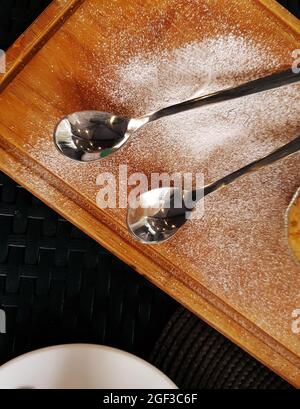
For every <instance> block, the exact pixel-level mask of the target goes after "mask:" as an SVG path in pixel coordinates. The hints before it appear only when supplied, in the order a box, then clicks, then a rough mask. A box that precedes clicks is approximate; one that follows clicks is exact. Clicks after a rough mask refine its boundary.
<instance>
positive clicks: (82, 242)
mask: <svg viewBox="0 0 300 409" xmlns="http://www.w3.org/2000/svg"><path fill="white" fill-rule="evenodd" d="M176 305H177V304H176V303H175V301H173V300H172V299H171V298H170V297H168V296H167V295H166V294H164V293H163V292H161V291H160V290H159V289H157V288H156V287H154V286H153V285H151V284H150V283H149V282H148V281H146V280H145V279H144V278H142V277H141V276H140V275H138V274H137V273H136V272H134V271H133V270H131V268H130V267H128V266H127V265H126V264H124V263H122V262H121V261H120V260H119V259H117V258H116V257H114V256H113V255H112V254H110V253H109V252H107V251H106V250H105V249H104V248H102V247H101V246H99V245H98V244H97V243H96V242H94V241H93V240H91V239H90V238H89V237H87V236H86V235H84V234H83V233H82V232H80V231H79V230H78V229H76V228H75V227H74V226H72V225H71V224H70V223H69V222H67V221H66V220H64V219H62V218H61V217H60V216H59V215H58V214H56V213H54V212H53V211H52V210H51V209H50V208H48V207H47V206H46V205H44V204H43V203H41V202H40V201H39V200H38V199H36V198H35V197H34V196H32V195H31V194H30V193H29V192H27V191H26V190H25V189H23V188H21V187H20V186H17V185H16V183H14V182H13V181H12V180H10V179H9V178H8V177H7V176H4V175H3V174H1V173H0V308H1V309H4V310H5V311H6V315H7V331H6V334H5V335H3V334H2V335H0V363H3V362H5V361H7V360H8V359H10V358H12V357H14V356H16V355H19V354H22V353H24V352H26V351H29V350H32V349H36V348H39V347H43V346H47V345H53V344H62V343H70V342H88V343H95V344H99V343H100V344H108V345H111V346H116V347H119V348H122V349H125V350H127V351H131V352H134V353H135V354H137V355H140V356H143V357H147V356H148V355H149V353H150V351H151V349H152V348H153V345H154V343H155V341H156V339H157V338H158V336H159V334H160V332H161V330H162V329H163V327H164V325H165V324H166V322H167V321H168V319H169V317H170V316H171V314H172V312H173V311H174V309H175V308H176Z"/></svg>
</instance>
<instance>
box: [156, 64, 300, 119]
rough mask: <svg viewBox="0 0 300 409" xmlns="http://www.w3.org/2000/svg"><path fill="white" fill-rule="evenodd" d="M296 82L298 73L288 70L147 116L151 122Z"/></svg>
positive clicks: (299, 79)
mask: <svg viewBox="0 0 300 409" xmlns="http://www.w3.org/2000/svg"><path fill="white" fill-rule="evenodd" d="M297 81H300V73H296V72H294V71H293V70H292V69H291V68H290V69H288V70H286V71H282V72H279V73H275V74H271V75H268V76H267V77H263V78H259V79H257V80H254V81H249V82H246V83H245V84H241V85H238V86H237V87H233V88H227V89H225V90H222V91H218V92H215V93H213V94H209V95H204V96H201V97H198V98H194V99H190V100H188V101H184V102H181V103H179V104H175V105H171V106H169V107H166V108H163V109H160V110H159V111H156V112H153V113H152V114H150V115H149V121H150V122H152V121H155V120H156V119H159V118H162V117H164V116H169V115H174V114H177V113H178V112H183V111H187V110H189V109H193V108H198V107H201V106H204V105H210V104H216V103H218V102H223V101H227V100H230V99H236V98H240V97H244V96H246V95H251V94H256V93H259V92H262V91H267V90H270V89H274V88H278V87H282V86H283V85H288V84H292V83H294V82H297Z"/></svg>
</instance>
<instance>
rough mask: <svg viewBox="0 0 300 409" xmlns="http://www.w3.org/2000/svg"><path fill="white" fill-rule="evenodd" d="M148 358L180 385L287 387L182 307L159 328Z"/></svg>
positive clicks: (247, 387)
mask: <svg viewBox="0 0 300 409" xmlns="http://www.w3.org/2000/svg"><path fill="white" fill-rule="evenodd" d="M151 362H152V363H153V364H154V365H155V366H157V367H158V368H159V369H161V370H162V371H163V372H164V373H165V374H166V375H168V376H169V377H170V378H171V379H172V380H173V381H174V382H175V383H176V385H177V386H179V387H180V388H183V389H288V388H291V386H290V385H289V384H288V383H287V382H285V381H284V380H283V379H281V378H280V377H279V376H277V375H276V374H274V373H273V372H272V371H270V370H269V369H267V368H266V367H265V366H263V365H262V364H260V363H259V362H258V361H256V360H255V359H254V358H252V357H251V356H249V355H248V354H247V353H246V352H244V351H243V350H242V349H241V348H239V347H238V346H236V345H235V344H233V343H232V342H231V341H229V340H228V339H227V338H225V337H224V336H223V335H221V334H220V333H219V332H217V331H215V330H214V329H213V328H211V327H210V326H208V325H207V324H205V323H204V322H203V321H201V320H200V319H198V318H197V317H195V316H194V315H193V314H192V313H190V312H189V311H187V310H186V309H185V308H183V307H179V308H178V310H177V311H176V312H175V314H174V315H173V317H172V318H171V320H170V321H169V323H168V324H167V326H166V328H165V329H164V331H163V332H162V334H161V336H160V338H159V340H158V341H157V343H156V345H155V348H154V350H153V352H152V356H151Z"/></svg>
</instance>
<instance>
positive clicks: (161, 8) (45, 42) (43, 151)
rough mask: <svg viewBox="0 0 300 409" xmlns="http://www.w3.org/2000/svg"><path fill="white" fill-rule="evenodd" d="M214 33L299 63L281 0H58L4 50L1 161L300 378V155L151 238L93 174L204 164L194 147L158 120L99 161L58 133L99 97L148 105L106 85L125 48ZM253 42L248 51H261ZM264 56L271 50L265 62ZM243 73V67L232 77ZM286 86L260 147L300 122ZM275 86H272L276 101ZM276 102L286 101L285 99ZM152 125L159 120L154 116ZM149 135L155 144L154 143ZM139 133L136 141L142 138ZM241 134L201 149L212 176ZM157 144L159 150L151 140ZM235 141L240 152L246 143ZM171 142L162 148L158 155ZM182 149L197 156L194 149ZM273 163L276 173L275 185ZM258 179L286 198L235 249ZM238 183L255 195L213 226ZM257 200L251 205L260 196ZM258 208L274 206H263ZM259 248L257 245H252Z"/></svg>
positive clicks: (136, 51) (107, 102)
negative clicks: (64, 120)
mask: <svg viewBox="0 0 300 409" xmlns="http://www.w3.org/2000/svg"><path fill="white" fill-rule="evenodd" d="M200 23H201V24H200ZM217 37H218V38H220V39H222V41H223V43H222V44H225V46H227V47H228V41H229V40H228V38H229V39H231V40H230V41H231V43H230V44H231V52H233V51H235V50H232V47H234V46H235V45H236V44H237V45H239V46H241V47H242V46H243V44H244V45H245V43H244V42H242V43H239V42H237V43H236V42H234V41H236V39H238V38H239V37H242V38H243V39H245V38H246V39H247V44H246V46H247V47H248V48H247V47H246V50H248V52H249V47H250V48H251V47H252V48H253V47H254V48H255V47H256V48H257V47H260V48H262V49H263V50H265V52H266V53H267V54H268V55H269V57H270V58H271V59H273V60H274V61H273V66H272V64H271V65H268V67H265V68H264V67H260V71H262V72H261V74H264V73H265V72H267V71H270V70H271V69H280V68H283V67H286V66H288V65H289V64H291V62H292V59H291V52H292V50H295V49H299V48H300V23H299V21H298V20H297V19H296V18H294V17H293V16H291V15H290V14H289V13H288V12H287V11H285V10H284V9H283V8H282V7H281V6H279V5H278V4H277V3H276V2H275V1H273V0H260V1H258V0H248V1H247V2H245V1H244V0H243V1H242V0H229V1H228V0H226V1H225V0H218V1H216V0H207V1H201V2H200V1H197V0H176V1H173V0H151V1H150V0H147V1H140V0H130V1H125V0H114V1H112V0H85V1H84V0H82V1H76V0H73V1H59V0H57V1H53V3H52V5H51V6H50V7H49V8H48V9H47V10H46V11H45V12H44V13H43V14H42V15H41V16H40V18H39V19H38V20H37V21H36V22H35V23H34V24H33V25H32V26H31V27H30V28H29V30H28V31H27V32H26V33H25V34H24V36H23V37H22V38H21V39H19V40H18V41H17V42H16V44H15V45H14V46H13V47H12V48H11V50H10V51H9V53H8V56H7V59H8V71H7V73H6V75H4V76H3V77H2V80H1V83H0V90H1V95H0V167H1V169H2V170H3V171H4V172H6V173H7V174H8V175H10V176H11V177H12V178H14V179H15V180H17V181H18V182H19V183H21V184H22V185H24V186H25V187H26V188H27V189H28V190H30V191H31V192H32V193H34V194H35V195H36V196H38V197H39V198H40V199H42V200H43V201H44V202H45V203H47V204H48V205H49V206H51V207H52V208H54V209H55V210H56V211H58V212H59V213H61V214H62V215H63V216H64V217H66V218H67V219H68V220H70V221H71V222H72V223H74V224H75V225H77V226H78V227H79V228H80V229H82V230H83V231H84V232H86V233H87V234H89V235H90V236H91V237H93V238H94V239H95V240H97V241H98V242H99V243H101V244H102V245H103V246H105V247H106V248H108V249H109V250H110V251H111V252H113V253H114V254H116V255H117V256H118V257H120V258H121V259H122V260H124V261H125V262H126V263H128V264H129V265H131V266H132V267H133V268H134V269H136V270H137V271H138V272H139V273H140V274H143V275H145V276H146V277H147V278H148V279H149V280H151V281H152V282H153V283H155V284H156V285H157V286H159V287H160V288H161V289H163V290H164V291H166V292H167V293H169V294H170V295H171V296H173V297H174V298H176V299H177V300H178V301H179V302H181V303H182V304H183V305H185V306H186V307H187V308H189V309H190V310H192V311H193V312H195V313H196V314H197V315H199V316H200V317H201V318H202V319H204V320H205V321H207V322H208V323H209V324H210V325H212V326H213V327H215V328H216V329H218V330H219V331H220V332H222V333H223V334H225V335H226V336H227V337H229V338H230V339H231V340H233V341H234V342H236V343H237V344H238V345H240V346H241V347H243V348H244V349H245V350H246V351H248V352H249V353H251V354H252V355H253V356H255V357H256V358H257V359H259V360H260V361H262V362H263V363H265V364H266V365H268V366H269V367H270V368H272V369H273V370H274V371H276V372H277V373H279V374H280V375H281V376H283V377H284V378H286V379H287V380H288V381H289V382H291V383H292V384H294V385H295V386H298V387H299V386H300V335H299V334H296V333H294V332H293V331H292V312H293V311H294V310H296V309H297V308H299V307H300V274H299V273H300V271H299V268H298V266H296V263H294V261H293V260H292V258H289V256H287V254H288V250H287V249H285V245H286V244H287V243H285V242H284V241H283V239H282V238H281V233H282V237H283V236H285V231H284V228H283V226H284V210H285V209H286V207H287V206H288V203H289V201H290V200H291V198H292V196H293V194H294V193H295V191H296V188H297V187H298V186H299V185H300V179H299V176H298V174H297V169H299V157H298V156H294V157H293V158H291V159H289V160H287V161H286V162H285V163H284V164H281V165H279V166H278V167H277V168H276V169H277V170H276V171H275V170H274V168H272V169H271V168H270V170H268V171H264V172H263V173H261V174H260V175H259V176H255V177H254V179H251V178H250V179H248V180H245V181H243V182H238V183H239V184H237V185H236V187H235V188H232V189H228V190H226V191H224V193H223V192H222V193H221V194H220V195H221V196H216V195H214V196H212V198H211V199H209V201H208V202H207V204H205V209H206V211H205V216H204V217H205V219H204V221H203V224H201V223H202V222H199V221H197V222H196V221H195V222H192V221H191V222H190V223H188V224H187V227H186V228H184V229H183V231H182V232H180V233H179V234H178V236H177V237H176V239H175V240H174V241H170V242H167V243H165V244H163V245H159V246H144V245H141V244H139V243H137V242H136V241H134V240H133V239H132V237H131V236H130V235H129V234H128V232H127V229H126V223H125V214H126V209H100V208H99V207H98V206H97V204H96V195H97V192H98V190H99V186H97V184H96V177H97V175H98V174H99V173H101V172H105V171H110V172H112V173H113V174H115V175H117V174H118V166H119V165H120V164H124V163H126V164H128V166H129V169H130V170H134V171H143V172H144V173H145V174H146V175H149V174H150V172H152V171H154V172H162V171H166V172H171V171H179V170H192V171H196V170H197V169H198V168H199V163H198V162H197V161H196V160H195V163H191V155H192V154H190V153H188V154H187V153H186V152H184V153H182V154H181V153H180V151H178V148H176V146H175V143H174V145H173V144H172V143H171V144H170V140H169V142H168V138H167V137H166V138H164V134H163V135H160V134H159V132H158V135H157V136H156V137H155V136H153V135H152V134H151V128H149V131H143V132H142V133H141V134H140V135H138V136H137V138H136V140H135V141H132V142H131V143H130V144H129V145H128V146H126V147H125V148H124V149H123V150H121V151H119V152H118V153H117V154H116V155H115V156H114V157H113V158H112V159H111V158H108V159H105V161H103V162H102V163H101V164H99V163H94V164H78V163H75V162H72V161H69V160H67V159H65V158H64V157H62V156H61V155H60V154H59V152H57V151H56V150H55V148H54V146H53V141H52V131H53V128H54V126H55V124H56V122H57V121H58V119H59V118H60V117H61V116H63V115H64V114H67V113H69V112H72V111H77V110H82V109H100V110H104V111H111V112H116V113H120V114H124V115H137V114H139V113H141V111H142V108H143V107H142V105H141V104H142V102H143V101H141V100H139V98H138V95H137V96H136V100H135V98H132V95H131V99H130V98H129V101H128V103H126V98H125V100H124V99H123V100H122V98H120V97H119V98H113V97H112V95H111V94H110V93H109V89H108V84H114V83H115V81H116V79H117V78H118V77H117V68H118V69H119V68H120V67H121V68H122V67H123V72H126V64H127V63H128V61H131V62H132V61H134V58H136V57H137V56H140V55H143V56H144V57H145V58H146V59H147V56H149V55H150V56H151V55H152V57H151V58H152V59H154V60H155V56H156V53H157V52H158V50H159V53H164V52H165V53H171V54H172V52H174V50H178V49H181V50H183V49H184V50H186V48H185V47H186V46H187V45H188V44H196V43H198V42H203V41H206V40H207V39H210V41H213V42H212V44H213V45H212V47H210V48H213V47H214V46H215V45H216V42H215V39H216V38H217ZM233 37H234V39H235V40H234V41H233V42H232V38H233ZM224 39H225V43H224ZM243 41H244V40H243ZM222 44H221V47H222ZM252 48H251V50H252V52H250V54H249V55H250V57H253V56H254V57H255V55H256V54H255V52H254V51H253V49H252ZM256 48H255V49H256ZM243 50H244V48H243V47H242V52H243ZM229 51H230V50H229ZM238 52H239V49H238V48H237V55H238ZM161 55H162V54H160V56H161ZM153 56H154V58H153ZM240 57H241V56H239V58H240ZM265 57H266V56H263V55H261V58H262V63H263V62H264V61H265V59H264V58H265ZM151 58H150V59H151ZM250 60H251V58H250ZM252 63H253V61H252V62H251V61H249V64H250V65H251V64H252ZM124 67H125V68H124ZM133 68H134V67H131V69H133ZM246 68H247V67H246ZM124 69H125V71H124ZM137 69H139V65H137ZM246 73H247V70H246ZM129 74H130V73H129ZM257 74H258V73H257V72H256V70H255V69H253V70H252V71H251V72H250V73H248V75H250V77H253V76H255V75H257ZM246 77H247V75H246V74H245V68H244V69H243V70H242V71H241V73H240V74H239V76H238V77H236V78H235V80H236V81H237V80H238V81H241V80H245V79H246ZM228 81H230V78H228ZM116 91H117V90H115V93H114V95H115V96H116V95H117V93H116ZM141 91H142V90H141ZM286 92H287V91H286ZM278 95H279V94H278ZM289 97H291V98H292V103H293V104H296V103H297V102H299V100H297V99H295V98H294V97H293V95H292V94H291V95H289V94H288V95H285V97H284V98H280V99H279V100H278V104H283V113H284V112H285V110H286V111H287V114H288V116H287V117H288V118H289V119H290V121H284V120H282V119H278V121H279V122H278V123H276V129H275V130H274V129H273V127H272V126H271V125H270V129H268V133H267V134H266V138H268V143H269V144H266V145H263V148H262V149H261V150H260V151H259V154H262V153H267V152H268V150H269V149H270V144H271V145H272V146H273V145H274V146H280V145H281V144H282V143H284V142H286V141H287V140H289V139H291V137H292V136H293V135H294V134H295V133H296V132H297V133H299V132H300V124H299V122H298V124H297V118H296V116H297V115H298V113H297V109H296V105H294V108H293V109H291V108H290V101H289ZM276 98H277V94H274V100H275V102H276ZM265 102H266V103H268V104H270V107H269V108H270V109H276V110H277V109H278V108H276V107H277V105H278V104H277V105H276V104H275V105H274V106H273V105H272V104H273V102H272V101H271V100H269V99H267V100H266V101H265ZM253 109H254V108H253ZM254 111H255V109H254ZM260 111H261V115H262V117H261V121H260V122H257V128H258V130H259V127H260V126H261V124H262V123H263V122H264V121H263V119H264V115H266V118H267V116H268V115H269V113H268V111H267V110H266V109H265V108H264V106H262V105H260ZM276 112H277V111H276ZM278 113H279V114H282V113H281V112H280V110H279V111H278ZM280 118H281V116H280ZM266 120H267V119H266ZM280 121H281V122H280ZM248 125H249V124H248ZM250 125H251V124H250ZM250 125H249V126H250ZM159 129H160V128H158V130H159ZM154 131H155V132H157V129H156V130H155V129H154V130H153V128H152V132H154ZM149 132H150V133H149ZM164 132H165V131H164ZM243 132H245V129H243V128H238V129H237V133H238V134H241V135H239V136H242V133H243ZM270 132H271V133H272V135H270ZM294 136H295V135H294ZM155 138H156V139H155ZM149 141H151V143H153V145H150V146H149V143H150V142H149ZM158 141H160V143H161V149H160V147H159V146H158V145H157V143H158ZM134 143H138V144H139V148H138V149H136V148H135V146H137V145H134ZM234 146H235V145H234V144H232V145H231V146H230V150H229V151H228V152H227V156H226V155H225V157H219V158H216V160H210V159H209V160H207V161H206V162H205V163H204V162H203V164H202V166H203V169H202V170H203V172H204V174H205V178H209V179H211V178H215V177H217V176H220V175H222V174H224V172H225V171H230V170H233V169H232V168H231V167H233V168H235V167H236V166H237V165H241V164H242V163H240V161H244V160H245V159H248V156H247V157H246V158H245V157H243V155H242V154H241V158H239V155H237V159H236V161H235V160H234V161H233V162H232V160H231V161H229V162H228V164H227V159H229V157H230V155H231V154H230V152H233V149H234ZM151 147H152V149H153V150H154V151H155V153H151ZM238 148H239V152H243V149H242V147H241V146H239V147H238ZM217 151H218V150H217ZM149 152H150V153H149ZM166 152H169V153H168V154H166V156H165V157H164V159H165V160H162V159H161V157H160V154H162V153H166ZM224 152H225V151H224ZM253 154H254V155H255V154H258V153H257V152H254V153H253ZM168 155H169V156H168ZM186 155H187V156H188V155H190V156H189V160H187V161H186V160H185V156H186ZM222 155H223V154H222ZM228 155H229V156H228ZM174 158H176V160H175V159H174ZM192 158H193V156H192ZM225 165H226V166H225ZM190 168H192V169H190ZM273 174H274V175H275V176H274V177H276V178H277V179H278V183H277V184H272V180H273V179H274V177H273V178H272V175H273ZM269 185H270V186H271V187H269ZM253 186H260V188H258V190H257V191H254V190H253V192H252V195H253V197H255V198H257V195H261V201H262V203H264V201H265V203H266V204H267V205H268V207H270V203H269V202H270V200H269V193H270V194H272V195H275V193H274V192H277V191H278V193H279V194H280V201H279V204H280V208H279V209H278V207H276V209H275V210H276V211H275V210H274V218H273V219H272V220H271V221H270V222H269V223H267V222H266V216H264V218H263V222H261V221H260V219H259V217H258V218H257V219H256V221H255V223H254V224H255V226H256V227H257V229H258V230H257V231H260V233H257V234H258V236H257V240H256V236H255V234H256V233H255V232H254V233H253V234H254V235H250V237H251V238H252V241H250V242H249V243H248V244H247V246H246V247H245V248H243V245H241V246H240V247H238V248H237V250H238V251H236V250H235V249H234V246H233V244H234V243H235V241H236V242H238V243H240V235H243V234H245V232H243V229H242V227H243V223H244V222H245V223H249V221H248V222H247V215H248V213H247V206H246V205H245V203H246V202H245V201H247V200H248V199H249V198H247V192H249V190H251V187H252V188H253ZM268 189H271V190H270V192H269V190H268ZM240 194H241V197H242V199H243V200H244V202H243V203H244V205H245V206H244V207H241V203H240V204H239V205H240V207H238V206H237V211H236V212H235V213H234V218H235V220H234V223H233V224H231V225H230V224H228V220H225V217H223V218H222V215H221V216H219V218H218V223H217V224H218V226H216V220H215V219H214V216H213V213H212V211H210V209H214V212H216V211H221V210H223V211H225V212H226V211H227V207H228V209H229V208H230V214H231V215H232V214H233V210H234V209H233V208H232V206H229V203H230V202H231V201H238V200H239V197H240ZM272 197H273V196H272ZM275 197H276V196H275ZM220 201H221V202H222V203H223V202H224V203H225V207H222V206H221V202H220ZM254 202H255V203H257V199H256V200H255V201H254ZM226 203H228V206H227V207H226ZM234 203H237V202H234ZM250 207H251V206H250ZM224 209H225V210H224ZM254 210H255V209H254ZM249 212H252V213H251V214H253V209H252V210H251V209H250V210H249ZM259 213H261V214H262V215H263V214H264V207H262V208H261V209H260V212H259ZM228 215H229V213H228ZM228 215H227V216H228ZM225 216H226V214H225ZM223 219H224V220H223ZM239 220H240V221H239ZM281 220H282V226H281ZM206 223H207V224H206ZM266 223H267V224H266ZM246 225H247V224H246ZM203 226H206V227H208V230H206V232H209V231H211V235H214V234H216V232H217V231H219V235H217V237H225V238H226V240H228V242H226V240H225V239H224V243H225V244H224V243H223V244H224V245H222V247H221V246H220V240H216V238H214V239H213V240H211V238H210V239H209V237H208V236H209V235H206V233H205V232H204V231H203ZM223 226H224V229H223ZM229 227H230V229H229ZM281 227H282V229H281ZM210 229H211V230H210ZM218 229H219V230H218ZM226 229H228V231H227V230H226ZM247 234H249V233H247ZM251 234H252V233H251ZM213 243H215V245H216V246H220V247H218V248H216V246H215V247H214V246H213ZM217 243H218V244H217ZM257 243H260V245H261V248H259V247H257V246H258V244H257ZM264 243H265V246H264V245H263V244H264ZM269 243H271V244H269ZM264 247H266V249H268V253H266V250H265V248H264ZM257 248H258V249H259V250H257ZM232 249H233V250H232ZM254 249H255V251H256V252H257V254H256V253H255V254H253V253H254ZM269 250H270V251H269ZM201 252H203V253H201ZM260 253H261V254H260ZM202 254H203V256H202ZM200 255H201V257H200ZM222 260H223V261H222ZM241 260H242V261H243V260H244V261H243V262H241ZM222 263H223V264H222ZM217 264H219V265H218V268H216V265H217ZM274 266H275V267H276V269H275V270H274V268H275V267H274ZM283 266H284V267H283Z"/></svg>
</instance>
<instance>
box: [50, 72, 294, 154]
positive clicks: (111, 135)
mask: <svg viewBox="0 0 300 409" xmlns="http://www.w3.org/2000/svg"><path fill="white" fill-rule="evenodd" d="M297 81H300V74H299V73H298V74H297V73H295V72H293V70H292V69H288V70H286V71H282V72H279V73H275V74H272V75H269V76H266V77H264V78H260V79H257V80H254V81H250V82H247V83H245V84H242V85H239V86H237V87H233V88H227V89H225V90H222V91H218V92H215V93H213V94H209V95H204V96H202V97H198V98H194V99H191V100H188V101H184V102H181V103H179V104H175V105H172V106H169V107H166V108H163V109H160V110H159V111H155V112H152V113H150V114H147V115H144V116H141V117H139V118H131V119H130V118H125V117H121V116H116V115H114V114H110V113H107V112H99V111H81V112H75V113H73V114H70V115H67V116H66V117H64V118H63V119H62V120H61V121H60V122H59V123H58V124H57V126H56V128H55V131H54V141H55V144H56V146H57V148H58V149H59V150H60V151H61V152H62V153H63V154H64V155H65V156H68V157H69V158H71V159H75V160H78V161H80V162H92V161H95V160H99V159H101V158H104V157H106V156H108V155H110V154H111V153H113V152H115V151H116V150H118V149H119V148H120V147H121V146H123V145H124V144H125V142H126V141H127V140H128V138H129V137H130V136H131V135H132V134H133V133H134V132H135V131H137V130H138V129H140V128H141V127H142V126H144V125H145V124H147V123H148V122H153V121H156V120H157V119H159V118H163V117H165V116H169V115H174V114H177V113H178V112H183V111H187V110H189V109H194V108H198V107H201V106H204V105H209V104H216V103H218V102H222V101H227V100H230V99H235V98H240V97H243V96H246V95H250V94H256V93H259V92H262V91H267V90H270V89H274V88H278V87H282V86H284V85H288V84H292V83H294V82H297Z"/></svg>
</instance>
